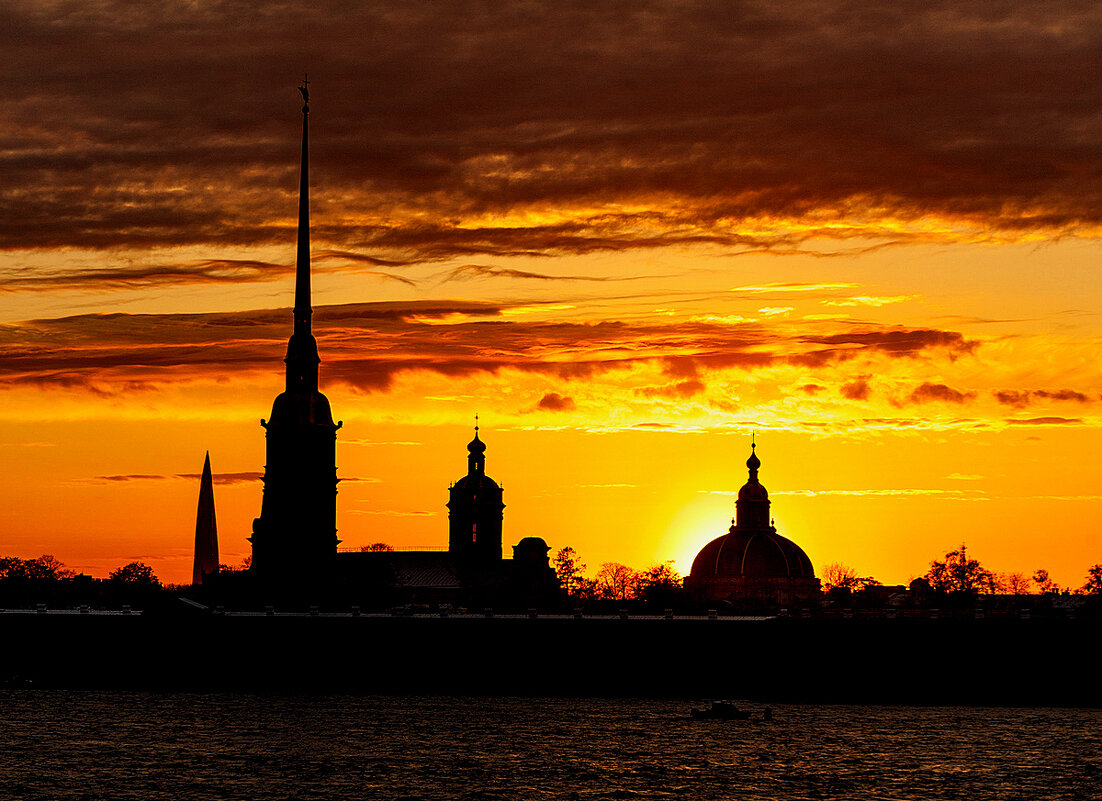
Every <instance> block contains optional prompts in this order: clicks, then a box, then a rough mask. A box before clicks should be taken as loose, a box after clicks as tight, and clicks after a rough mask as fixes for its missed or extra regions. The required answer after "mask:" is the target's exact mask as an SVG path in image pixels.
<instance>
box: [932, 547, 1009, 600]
mask: <svg viewBox="0 0 1102 801" xmlns="http://www.w3.org/2000/svg"><path fill="white" fill-rule="evenodd" d="M926 580H927V581H929V582H930V586H931V587H933V588H934V589H935V590H943V591H945V592H964V593H995V592H998V591H999V589H1000V584H999V580H998V578H997V577H996V576H995V574H994V573H992V572H991V571H990V570H988V569H987V568H986V567H984V566H983V565H981V564H980V562H979V560H977V559H969V558H968V547H967V546H966V545H965V544H964V543H961V546H960V548H959V549H958V550H955V551H949V553H947V554H945V559H944V561H938V560H936V559H935V560H934V561H933V562H930V569H929V570H928V571H927V573H926Z"/></svg>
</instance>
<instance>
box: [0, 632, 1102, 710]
mask: <svg viewBox="0 0 1102 801" xmlns="http://www.w3.org/2000/svg"><path fill="white" fill-rule="evenodd" d="M1100 635H1102V621H1099V620H1096V619H1071V620H1018V619H988V620H982V619H981V620H936V619H935V620H884V619H881V620H816V619H770V620H758V621H753V620H724V619H720V620H706V619H677V620H662V619H653V618H652V619H638V618H633V619H627V620H620V619H615V618H612V619H609V618H601V619H598V618H585V619H581V620H576V619H572V618H569V617H566V618H546V617H541V618H537V619H527V618H522V617H516V618H505V617H496V618H477V617H472V618H438V617H437V618H434V617H416V618H389V617H366V616H365V617H358V618H357V617H350V616H341V617H333V616H324V615H323V616H317V617H310V616H275V617H266V616H263V615H258V616H238V615H205V616H196V617H167V618H166V617H160V616H154V615H148V614H147V615H138V614H134V615H58V614H45V615H41V614H40V615H35V614H24V615H19V614H10V613H9V614H4V615H0V638H2V642H3V648H2V649H0V680H3V681H4V682H6V683H7V684H8V685H9V686H11V685H13V684H19V685H21V686H34V687H66V688H112V689H121V688H126V689H151V690H183V691H203V692H207V691H247V692H251V691H257V692H290V693H351V694H371V695H386V694H429V695H432V694H449V695H452V694H458V695H523V696H643V697H681V698H706V697H729V698H737V699H747V700H753V701H760V702H766V703H767V702H778V703H780V702H806V703H888V704H954V705H996V706H1073V707H1102V688H1100V682H1099V670H1098V665H1097V662H1096V661H1094V660H1093V658H1092V655H1091V652H1092V650H1093V648H1094V647H1097V645H1098V643H1099V642H1102V636H1100Z"/></svg>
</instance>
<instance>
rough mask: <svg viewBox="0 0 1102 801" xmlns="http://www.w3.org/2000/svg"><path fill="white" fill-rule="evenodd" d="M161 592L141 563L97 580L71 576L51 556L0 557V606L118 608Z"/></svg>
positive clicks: (69, 572)
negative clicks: (77, 605) (43, 605)
mask: <svg viewBox="0 0 1102 801" xmlns="http://www.w3.org/2000/svg"><path fill="white" fill-rule="evenodd" d="M162 589H163V587H162V586H161V582H160V580H159V579H158V578H157V576H156V575H155V574H154V573H153V568H151V567H150V566H149V565H147V564H145V563H144V562H130V563H128V564H125V565H123V566H121V567H119V568H117V569H115V570H112V571H111V573H110V574H109V575H108V577H107V578H105V579H97V578H93V577H91V576H88V575H84V574H78V573H75V572H74V571H72V570H70V569H68V568H67V567H65V565H64V563H62V562H61V560H59V559H57V558H56V557H54V556H53V555H51V554H43V555H42V556H39V557H37V558H35V559H23V558H20V557H18V556H0V602H2V603H3V604H4V605H8V606H12V605H14V606H25V605H27V604H37V603H45V604H47V605H49V606H72V605H74V604H78V603H87V604H89V605H102V606H118V605H119V604H123V603H142V602H145V601H148V600H149V599H150V598H151V597H152V596H153V595H156V594H157V593H159V592H160V591H161V590H162Z"/></svg>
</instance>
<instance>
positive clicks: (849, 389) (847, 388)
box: [839, 378, 872, 400]
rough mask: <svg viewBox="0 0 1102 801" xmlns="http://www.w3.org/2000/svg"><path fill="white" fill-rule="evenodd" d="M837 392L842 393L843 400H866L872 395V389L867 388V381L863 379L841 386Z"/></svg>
mask: <svg viewBox="0 0 1102 801" xmlns="http://www.w3.org/2000/svg"><path fill="white" fill-rule="evenodd" d="M839 391H840V392H841V393H842V397H843V398H848V399H849V400H868V398H869V395H870V394H871V393H872V388H871V387H870V386H869V382H868V381H867V380H865V379H864V378H857V379H854V380H853V381H849V382H847V383H845V384H842V388H841V389H840V390H839Z"/></svg>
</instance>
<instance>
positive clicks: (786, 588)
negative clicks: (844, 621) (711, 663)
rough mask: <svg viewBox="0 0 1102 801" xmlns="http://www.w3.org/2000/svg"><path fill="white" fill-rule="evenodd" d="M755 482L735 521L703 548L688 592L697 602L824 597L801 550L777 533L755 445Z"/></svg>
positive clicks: (749, 463) (742, 496) (746, 489)
mask: <svg viewBox="0 0 1102 801" xmlns="http://www.w3.org/2000/svg"><path fill="white" fill-rule="evenodd" d="M746 467H747V468H748V469H749V471H750V477H749V479H748V480H747V482H746V484H744V485H743V487H742V489H740V490H739V493H738V500H737V501H735V519H734V520H732V521H731V528H730V529H729V530H728V531H727V533H726V534H724V535H723V536H721V537H717V538H716V539H714V540H712V541H711V542H709V543H708V544H707V545H705V546H704V547H703V548H701V549H700V553H698V554H697V555H696V558H695V559H694V560H693V566H692V568H691V570H690V572H689V576H688V577H687V578H686V579H685V589H686V590H687V591H688V592H689V593H690V594H691V595H692V596H693V597H694V598H695V599H696V600H698V601H703V602H709V603H713V602H723V601H730V602H733V603H737V602H750V603H758V604H778V605H788V604H799V603H806V602H815V601H817V599H818V597H819V579H817V578H815V571H814V569H813V568H812V566H811V560H810V559H808V558H807V554H805V553H804V552H803V549H802V548H800V546H799V545H797V544H796V543H794V542H792V540H789V539H787V538H785V537H782V536H781V535H780V534H778V533H777V529H776V527H775V526H774V525H773V520H772V517H771V516H770V513H769V506H770V501H769V493H768V492H767V491H766V489H765V487H764V486H762V484H761V482H760V481H758V468H760V467H761V460H760V459H758V455H757V450H756V445H755V444H754V443H751V445H750V458H749V459H747V460H746Z"/></svg>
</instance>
